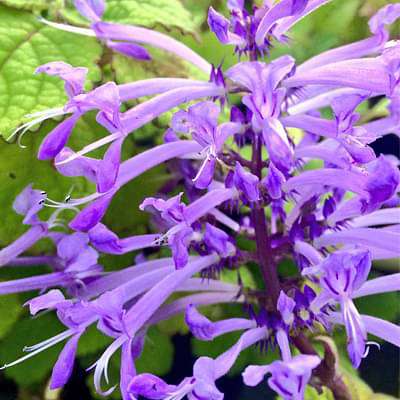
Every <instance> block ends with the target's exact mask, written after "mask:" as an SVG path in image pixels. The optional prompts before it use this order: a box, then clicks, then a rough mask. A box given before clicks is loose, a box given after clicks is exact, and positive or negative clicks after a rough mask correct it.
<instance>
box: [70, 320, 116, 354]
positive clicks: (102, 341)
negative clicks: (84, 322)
mask: <svg viewBox="0 0 400 400" xmlns="http://www.w3.org/2000/svg"><path fill="white" fill-rule="evenodd" d="M110 342H111V339H110V338H109V337H107V336H105V335H103V334H102V333H101V332H100V331H99V330H98V329H97V327H96V325H91V326H90V327H89V328H88V329H86V331H85V333H84V334H83V335H82V336H81V338H80V339H79V346H78V351H77V354H78V356H79V357H84V356H88V355H90V354H95V353H98V352H100V351H101V350H103V349H105V347H106V346H108V345H109V344H110Z"/></svg>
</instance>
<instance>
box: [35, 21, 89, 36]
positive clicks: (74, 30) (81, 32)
mask: <svg viewBox="0 0 400 400" xmlns="http://www.w3.org/2000/svg"><path fill="white" fill-rule="evenodd" d="M38 19H39V21H40V22H42V23H43V24H46V25H48V26H51V27H52V28H56V29H59V30H61V31H66V32H71V33H77V34H79V35H85V36H92V37H96V34H95V33H94V31H93V30H92V29H86V28H78V27H76V26H71V25H67V24H59V23H56V22H51V21H48V20H47V19H45V18H43V17H39V18H38Z"/></svg>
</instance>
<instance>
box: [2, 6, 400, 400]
mask: <svg viewBox="0 0 400 400" xmlns="http://www.w3.org/2000/svg"><path fill="white" fill-rule="evenodd" d="M328 2H329V0H309V1H307V0H298V1H297V0H282V1H279V2H273V1H269V0H265V1H264V2H263V4H262V5H259V6H254V7H253V9H252V10H249V9H248V8H246V7H245V2H244V1H242V0H228V1H227V6H228V11H229V18H227V17H225V16H224V15H222V14H221V13H219V12H218V11H217V10H215V9H214V8H212V7H211V8H210V9H209V12H208V24H209V27H210V29H211V31H212V32H213V33H214V34H215V35H216V37H217V39H218V40H219V42H220V43H222V44H223V45H229V46H230V45H232V46H234V52H236V53H237V54H238V55H239V57H241V58H243V59H242V60H241V61H239V62H237V63H236V64H235V65H233V66H231V67H230V68H229V69H227V70H225V69H224V68H223V67H222V65H223V64H222V63H221V64H220V66H218V67H214V66H212V65H211V64H210V63H209V62H208V61H206V60H204V58H203V57H201V56H199V55H198V54H197V53H195V52H194V51H193V50H191V49H190V48H188V47H187V46H186V45H184V44H183V43H181V42H179V41H177V40H176V39H173V38H171V37H169V36H168V35H166V34H164V33H161V32H156V31H153V30H151V29H147V28H142V27H137V26H130V25H122V24H117V23H113V22H108V21H105V20H104V19H103V16H104V15H105V14H104V12H105V8H106V3H105V1H103V0H75V1H74V3H75V6H76V8H77V10H78V11H79V13H80V14H81V15H82V16H83V17H84V18H86V19H87V20H88V21H89V22H90V27H89V28H81V27H74V26H71V25H64V24H58V23H53V22H51V21H43V22H44V23H46V24H48V25H49V26H51V27H53V28H55V29H62V30H66V31H69V32H72V33H75V34H80V35H83V36H85V35H86V36H91V37H95V38H97V39H98V40H100V41H101V42H102V43H103V44H104V45H105V46H107V47H108V48H109V49H110V50H112V51H116V52H119V53H120V54H122V55H125V56H128V57H134V58H136V59H137V60H142V61H146V60H149V59H150V58H151V51H152V50H151V48H152V47H157V48H161V49H163V50H165V51H167V52H169V53H173V54H174V55H176V56H178V57H180V58H181V59H182V60H185V61H188V62H190V63H191V64H193V65H194V66H195V67H197V68H198V69H199V70H200V71H202V73H203V74H204V80H194V79H182V78H175V77H171V78H153V79H145V80H140V81H136V82H131V83H126V84H122V85H117V84H116V83H114V82H107V83H104V84H103V85H100V86H98V87H95V88H93V89H92V90H87V86H88V83H89V82H86V75H87V73H88V71H87V69H85V68H81V67H76V66H71V65H68V64H66V63H63V62H50V63H47V64H45V65H42V66H38V68H37V70H36V72H37V73H44V74H47V75H50V76H53V77H54V79H56V78H59V79H61V80H62V81H64V87H65V92H66V94H67V102H66V104H65V106H64V107H63V108H60V109H53V110H45V111H41V112H39V113H38V114H36V115H33V120H32V121H31V122H29V123H27V124H25V125H23V126H21V127H19V128H17V129H16V131H15V133H16V134H17V133H20V132H22V134H23V133H25V132H26V131H27V130H29V129H30V128H31V127H32V126H33V125H35V124H38V123H40V122H42V121H44V120H45V119H47V118H53V117H57V116H65V115H67V116H66V118H65V119H64V120H63V121H61V122H60V123H59V124H58V125H57V126H56V128H55V129H53V131H51V132H50V133H49V134H48V135H47V136H46V138H45V139H44V141H43V142H42V144H41V146H40V149H39V154H38V157H39V159H41V160H52V162H53V163H54V166H55V168H56V170H57V171H58V173H60V174H62V175H64V176H67V177H70V178H72V179H73V178H75V177H83V178H84V179H86V180H87V181H88V182H90V183H92V184H95V189H94V190H93V193H91V194H88V195H86V196H85V197H81V198H73V197H71V196H68V197H67V198H66V199H65V200H64V201H62V202H60V201H55V200H51V199H49V198H48V197H47V195H46V193H45V192H41V191H38V190H34V189H33V188H32V185H29V186H28V187H26V188H25V189H24V190H23V191H22V193H21V194H20V195H19V196H18V197H17V198H16V200H15V202H14V210H15V211H16V212H17V213H18V214H20V215H21V216H22V217H23V221H22V222H23V224H25V225H28V226H29V229H28V230H27V231H26V232H25V233H24V234H23V235H22V236H21V237H20V238H19V239H17V240H16V241H15V242H13V243H11V244H9V245H8V246H6V247H4V248H2V249H1V250H0V266H1V267H7V268H8V267H13V268H17V267H23V266H35V265H45V266H47V267H49V268H50V270H49V271H47V272H46V273H43V274H41V275H38V274H34V275H33V276H28V277H25V278H23V279H16V280H13V281H2V282H0V294H7V293H15V292H21V291H31V290H35V291H40V292H39V293H38V296H37V297H33V298H32V299H31V300H30V301H28V303H27V305H28V306H29V308H30V312H31V314H32V315H38V317H40V312H41V311H45V310H46V311H54V312H55V313H56V315H57V317H58V319H59V320H60V321H61V322H62V324H63V325H64V326H65V327H66V329H65V330H64V331H63V332H61V333H60V334H58V335H56V336H54V337H52V338H49V339H47V340H45V341H43V342H41V343H38V344H36V345H32V346H28V347H26V348H25V350H26V351H28V354H26V355H25V356H23V357H22V358H20V359H18V360H16V361H14V362H10V363H9V364H6V365H5V367H12V366H13V365H16V364H18V363H20V362H23V361H24V360H26V359H28V358H30V357H33V356H35V355H36V354H38V353H39V352H42V351H45V350H46V349H47V348H49V347H51V346H53V345H55V344H57V343H61V342H63V341H66V343H65V345H64V348H63V350H62V351H61V352H60V354H59V357H58V360H57V361H56V363H55V365H54V368H53V373H52V377H51V382H50V386H51V388H52V389H55V388H61V387H62V386H64V385H65V384H66V383H67V381H68V379H69V378H70V376H71V373H72V370H73V366H74V360H75V358H76V353H77V348H78V344H79V340H80V338H81V337H82V335H84V334H85V332H86V331H87V329H88V328H89V327H90V326H94V327H95V328H96V329H97V330H98V331H99V332H100V333H101V334H103V335H105V336H108V337H109V338H111V339H110V340H111V343H110V345H109V346H108V347H107V348H105V350H104V352H103V353H102V355H101V356H100V357H99V358H98V360H97V361H96V362H95V363H94V364H93V365H92V367H91V368H90V369H93V370H94V386H95V389H96V391H97V392H98V393H99V394H101V395H103V396H107V395H109V394H111V392H112V391H113V390H114V389H115V388H116V386H117V385H115V386H111V387H109V388H107V389H103V384H104V382H103V377H104V378H105V382H106V383H107V384H109V380H108V365H109V363H110V360H111V358H112V357H113V355H114V354H116V353H117V352H120V353H121V357H120V368H119V370H120V379H119V389H120V392H121V397H122V399H123V400H135V399H138V398H139V396H141V397H140V398H142V397H143V398H148V399H160V400H161V399H165V400H181V399H184V398H188V399H190V400H210V399H214V400H222V399H223V398H224V394H223V393H222V391H221V389H220V388H219V387H218V386H217V381H218V379H220V378H222V377H223V376H224V375H226V374H227V373H228V371H229V370H230V369H231V368H232V367H233V365H234V363H235V362H236V360H237V358H238V357H239V356H240V354H241V353H242V352H244V351H245V350H246V349H247V348H249V347H252V346H257V347H258V348H259V350H260V351H262V352H269V351H271V350H273V349H275V348H277V349H278V350H279V352H278V353H279V358H278V359H276V360H274V361H272V362H271V363H269V364H268V365H249V366H247V368H245V369H244V371H243V373H242V376H243V380H244V383H245V384H246V385H247V386H256V385H258V384H259V383H261V382H262V381H263V380H264V377H265V376H266V375H267V374H269V378H268V385H269V387H270V388H271V389H272V390H274V391H275V392H276V393H277V394H278V395H279V396H281V397H282V398H283V399H285V400H302V399H305V398H306V397H307V395H306V390H307V385H308V384H310V385H313V386H315V387H316V388H317V389H321V387H322V386H326V387H327V388H328V389H330V390H331V391H332V392H333V393H334V394H335V396H337V397H338V398H343V399H345V400H350V399H351V394H350V391H349V390H348V388H347V386H346V384H345V382H344V381H343V380H342V378H341V374H340V371H339V370H338V368H337V365H336V364H337V363H336V362H332V360H331V359H330V358H329V357H331V358H332V354H330V353H329V351H328V349H327V348H325V354H319V353H317V351H316V350H315V349H314V346H313V343H312V337H313V336H312V335H314V333H315V332H316V331H318V332H320V333H323V334H324V335H327V336H329V335H332V336H333V337H334V332H335V330H334V328H336V326H339V327H340V326H342V325H343V326H344V329H345V331H346V335H347V351H348V354H349V357H350V360H351V362H352V364H353V366H354V367H355V368H358V367H359V366H360V363H361V362H362V360H364V359H365V358H366V357H367V355H368V348H369V347H368V346H369V345H370V343H371V342H369V341H368V334H371V335H375V336H378V337H380V338H382V339H383V340H386V341H388V342H390V343H392V344H394V345H396V346H399V347H400V342H399V338H400V328H399V327H398V326H396V325H394V324H393V323H392V322H390V321H385V320H383V319H381V318H379V315H376V316H372V315H364V314H363V313H362V310H361V308H359V309H357V307H356V304H357V303H356V302H355V299H357V298H360V297H363V296H369V295H374V294H379V293H386V292H392V291H397V290H399V288H400V275H399V274H398V273H392V274H387V275H378V276H377V277H375V275H374V277H373V278H370V277H369V276H370V270H371V268H373V265H372V261H374V260H380V259H391V258H396V257H398V255H399V246H398V244H399V243H400V228H399V227H400V212H399V208H398V206H399V204H400V201H399V188H400V173H399V171H398V165H399V160H398V159H397V158H396V157H394V156H388V155H383V154H381V155H375V153H374V151H373V149H372V147H371V144H372V143H373V142H375V141H376V140H377V139H378V138H380V137H382V136H384V135H388V134H390V133H397V134H398V133H399V132H400V113H399V111H398V108H399V107H398V106H399V102H400V55H399V54H400V47H399V43H398V42H397V41H393V40H390V35H389V29H388V28H389V26H390V24H393V23H394V22H395V21H396V20H397V19H398V18H399V17H400V7H399V5H398V4H388V5H386V6H385V7H383V8H382V9H381V10H379V11H378V12H377V13H376V14H375V15H374V16H373V17H372V18H371V19H370V21H369V28H370V32H371V34H370V36H369V37H368V38H366V39H363V40H360V41H358V42H355V43H351V44H348V45H345V46H341V47H338V48H335V49H331V50H329V51H326V52H323V53H321V54H319V55H316V56H315V57H313V58H311V59H310V60H308V61H305V62H304V63H302V64H300V65H297V61H296V60H295V58H293V57H291V56H289V55H283V56H281V57H278V58H276V59H274V60H273V61H269V60H267V58H266V55H268V50H269V49H270V48H271V47H272V46H274V45H275V42H277V41H278V42H287V43H290V41H289V33H288V32H289V30H290V28H291V27H292V26H293V25H295V24H296V23H297V22H298V21H300V20H302V19H303V18H306V17H307V15H308V14H310V13H311V12H312V11H314V10H315V9H317V8H319V7H321V6H323V5H324V4H326V3H328ZM82 40H84V39H82ZM143 97H144V98H145V99H142V98H143ZM382 97H384V98H386V99H388V103H387V104H388V110H387V115H386V116H385V117H382V118H377V119H375V120H373V121H370V120H368V115H369V114H367V115H364V114H363V110H364V109H365V108H366V107H368V106H369V104H370V103H371V102H373V101H375V100H376V99H380V98H382ZM130 100H138V101H137V102H135V106H132V105H131V103H130V102H129V101H130ZM188 103H189V104H188ZM187 104H188V105H187ZM327 109H329V110H327ZM93 110H95V111H96V112H97V116H96V120H97V123H99V124H100V125H102V126H103V127H105V128H106V130H107V132H108V134H107V135H105V136H104V137H102V138H96V140H95V141H94V142H93V143H89V144H87V145H86V146H84V147H83V148H81V149H78V150H76V149H74V150H73V149H71V148H69V147H68V141H69V138H70V136H71V135H72V134H73V130H74V127H75V125H76V124H77V122H78V120H79V118H81V116H82V115H83V114H85V113H87V112H89V111H93ZM326 111H330V112H326ZM167 112H170V113H171V114H172V117H171V120H170V123H169V126H168V127H166V128H167V130H166V133H165V135H164V142H161V141H157V145H155V146H154V147H151V148H148V149H146V150H145V151H142V152H139V153H138V154H135V155H134V156H131V157H129V158H127V159H124V157H123V154H122V146H123V145H124V143H125V141H126V140H127V138H128V136H129V135H135V134H136V131H137V130H138V129H139V128H141V127H143V126H145V125H146V124H148V123H150V122H152V121H153V120H154V119H156V118H157V117H159V116H161V115H163V114H165V113H167ZM328 116H330V117H328ZM293 129H296V130H297V133H298V135H296V137H294V136H293V135H292V132H293ZM297 136H298V137H297ZM103 146H107V148H106V149H105V151H104V153H103V156H102V157H101V158H100V159H97V158H94V157H93V156H92V155H91V154H89V153H91V152H92V151H94V150H97V149H99V148H101V147H103ZM315 161H317V163H315ZM161 165H164V166H166V168H165V176H166V177H167V179H166V183H165V185H164V186H163V187H162V188H161V189H160V190H159V191H155V192H154V193H152V195H151V196H149V197H145V198H141V199H139V202H138V203H140V205H138V204H132V203H131V199H129V198H128V199H127V200H126V202H125V203H124V206H125V207H127V208H128V207H132V210H133V209H134V208H137V207H139V210H140V211H145V212H148V213H150V215H151V218H150V220H149V222H148V223H146V224H144V225H146V226H145V227H143V226H141V229H140V230H138V229H132V230H130V229H129V230H127V231H130V232H132V231H134V232H136V233H139V232H140V234H136V235H133V234H132V233H130V234H129V233H128V234H125V235H124V234H123V233H121V232H114V231H113V230H112V229H111V227H112V226H113V221H112V218H109V217H108V216H107V218H106V219H105V220H106V221H107V222H105V221H104V220H103V218H104V217H105V215H106V214H107V211H108V209H109V207H110V204H112V202H113V200H114V196H116V195H117V193H118V196H123V195H124V193H127V192H124V191H121V189H122V188H123V187H124V186H125V185H127V184H129V183H131V182H133V181H135V179H136V178H138V177H140V176H142V175H143V174H144V173H146V172H147V171H149V170H151V169H153V168H154V167H160V166H161ZM316 165H317V167H315V166H316ZM165 176H164V175H163V177H162V178H163V179H164V178H165ZM93 187H94V185H93ZM150 187H151V185H150ZM125 196H127V195H126V194H125ZM43 207H48V208H54V209H55V211H54V212H53V214H52V215H51V216H50V217H49V218H48V219H47V220H42V219H41V217H39V215H41V214H39V213H41V211H42V208H43ZM65 210H69V211H73V212H74V214H73V215H72V217H71V215H70V214H71V213H70V212H69V213H65V214H64V211H65ZM61 214H62V215H61ZM106 224H107V225H106ZM141 224H142V222H141ZM132 228H136V227H132ZM42 238H48V239H50V240H51V242H52V243H53V250H52V251H49V252H48V253H46V254H41V255H35V254H26V253H27V252H29V251H30V248H31V247H32V246H34V245H35V243H36V242H38V241H39V240H41V239H42ZM136 251H139V253H135V254H134V257H135V258H134V260H135V261H134V263H133V265H130V266H129V267H126V268H122V269H119V270H117V271H110V272H105V271H103V268H102V266H101V265H100V264H99V260H103V259H102V258H100V257H102V256H103V255H105V254H107V255H112V257H115V258H117V257H118V256H121V255H124V254H126V253H131V252H136ZM286 259H292V260H293V264H294V266H295V268H294V271H291V272H290V276H288V274H287V273H285V274H284V273H283V268H281V266H280V265H279V264H280V263H281V262H282V260H286ZM255 268H256V269H257V268H258V270H257V271H255ZM232 277H234V279H235V281H234V283H233V282H232ZM249 277H250V278H249ZM258 280H262V281H263V282H258ZM60 288H61V289H63V291H64V292H65V293H63V292H61V291H60V290H59V289H60ZM220 303H224V304H227V305H230V304H236V303H239V304H242V306H243V307H242V308H241V311H239V309H235V310H233V311H232V312H234V313H235V314H229V317H227V316H221V318H220V319H219V320H218V318H216V315H217V314H211V317H209V316H208V314H207V316H206V314H202V312H201V311H200V309H201V307H202V306H206V305H207V306H213V305H216V304H220ZM359 310H360V311H359ZM176 315H184V321H185V323H186V325H187V326H188V328H189V330H190V332H191V333H192V334H193V336H195V337H196V338H197V339H199V340H202V341H213V340H214V339H215V338H217V337H221V336H223V335H225V334H227V333H231V332H240V337H239V339H238V340H237V342H236V343H234V344H233V345H232V346H231V347H230V348H229V349H228V350H226V351H225V352H223V353H222V354H220V355H219V356H217V357H215V358H210V357H200V358H199V359H198V360H197V361H196V362H195V363H194V366H193V370H192V371H191V372H189V373H188V374H187V375H186V376H187V377H186V378H184V379H183V380H182V381H181V382H180V383H178V384H170V383H168V382H166V381H164V379H162V378H161V377H157V376H155V375H153V374H150V373H149V372H146V371H142V372H141V373H138V372H137V371H136V361H137V360H138V359H139V358H140V357H141V353H142V351H143V349H144V346H145V343H146V340H147V337H148V336H147V332H148V330H149V328H151V327H152V326H153V325H156V324H158V323H159V322H161V321H165V320H168V319H170V318H171V317H174V316H176ZM219 315H220V314H219V313H218V316H219ZM7 361H9V360H7ZM363 362H368V361H363ZM114 384H115V383H114Z"/></svg>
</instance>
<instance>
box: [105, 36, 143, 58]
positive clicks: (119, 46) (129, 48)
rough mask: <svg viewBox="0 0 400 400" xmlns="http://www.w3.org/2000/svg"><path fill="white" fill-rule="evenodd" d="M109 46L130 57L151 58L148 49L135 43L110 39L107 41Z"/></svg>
mask: <svg viewBox="0 0 400 400" xmlns="http://www.w3.org/2000/svg"><path fill="white" fill-rule="evenodd" d="M107 46H108V47H109V48H110V49H113V50H115V51H117V52H118V53H121V54H123V55H125V56H128V57H132V58H136V59H137V60H141V61H149V60H151V55H150V54H149V52H148V51H147V49H145V48H144V47H142V46H139V45H137V44H134V43H125V42H113V41H112V40H109V41H108V42H107Z"/></svg>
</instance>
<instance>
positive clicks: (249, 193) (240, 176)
mask: <svg viewBox="0 0 400 400" xmlns="http://www.w3.org/2000/svg"><path fill="white" fill-rule="evenodd" d="M234 182H235V186H236V188H237V189H238V190H240V191H241V192H242V193H243V194H244V196H245V197H246V198H247V200H248V201H250V202H253V201H257V200H259V198H260V192H259V190H258V184H259V179H258V177H257V176H255V175H253V174H252V173H251V172H247V171H246V170H245V169H244V168H243V167H242V166H241V165H240V163H238V162H237V163H236V168H235V175H234Z"/></svg>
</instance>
